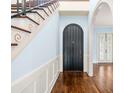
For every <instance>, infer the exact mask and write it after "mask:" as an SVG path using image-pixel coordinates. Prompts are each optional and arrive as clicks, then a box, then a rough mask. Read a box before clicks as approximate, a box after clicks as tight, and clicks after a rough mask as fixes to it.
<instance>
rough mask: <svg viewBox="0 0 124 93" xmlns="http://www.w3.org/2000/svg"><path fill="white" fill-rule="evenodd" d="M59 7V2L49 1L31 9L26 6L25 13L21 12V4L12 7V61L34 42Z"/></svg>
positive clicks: (55, 0) (56, 0)
mask: <svg viewBox="0 0 124 93" xmlns="http://www.w3.org/2000/svg"><path fill="white" fill-rule="evenodd" d="M58 7H59V3H58V0H52V1H51V0H49V1H48V2H45V3H43V4H40V5H37V6H33V7H31V8H29V6H27V5H26V9H25V11H21V8H22V7H21V4H18V5H16V4H13V5H12V6H11V50H12V59H13V58H15V57H16V56H17V55H18V54H19V52H20V51H21V50H22V49H23V48H24V47H25V46H26V44H28V43H29V41H31V40H32V38H33V36H35V34H36V33H37V32H38V31H39V28H41V27H43V25H44V23H45V22H46V21H47V19H48V18H49V16H51V15H52V14H53V13H54V12H55V10H56V9H57V8H58ZM17 8H18V9H17Z"/></svg>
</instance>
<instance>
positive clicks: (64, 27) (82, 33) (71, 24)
mask: <svg viewBox="0 0 124 93" xmlns="http://www.w3.org/2000/svg"><path fill="white" fill-rule="evenodd" d="M70 25H76V26H77V27H79V28H80V29H81V31H82V39H83V42H82V43H83V60H82V62H83V63H82V64H83V69H82V71H84V31H83V29H82V27H81V26H80V25H79V24H77V23H70V24H68V25H66V26H65V27H64V30H63V46H62V48H63V57H64V32H65V29H66V28H67V27H69V26H70ZM63 62H64V61H63ZM63 65H64V64H63ZM62 68H63V67H62ZM62 70H63V71H64V69H62Z"/></svg>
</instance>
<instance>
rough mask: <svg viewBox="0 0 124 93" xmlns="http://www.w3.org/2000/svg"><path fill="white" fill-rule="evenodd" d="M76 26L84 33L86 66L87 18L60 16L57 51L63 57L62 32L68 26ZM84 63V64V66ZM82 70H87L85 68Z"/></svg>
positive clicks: (85, 60) (85, 59)
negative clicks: (73, 24)
mask: <svg viewBox="0 0 124 93" xmlns="http://www.w3.org/2000/svg"><path fill="white" fill-rule="evenodd" d="M72 23H75V24H78V25H80V26H81V27H82V29H83V32H84V62H85V63H86V64H87V32H88V17H87V16H60V25H59V41H60V44H59V45H60V46H59V51H60V55H63V30H64V28H65V27H66V26H67V25H69V24H72ZM85 63H84V64H85ZM84 70H85V71H86V70H87V68H86V66H85V68H84Z"/></svg>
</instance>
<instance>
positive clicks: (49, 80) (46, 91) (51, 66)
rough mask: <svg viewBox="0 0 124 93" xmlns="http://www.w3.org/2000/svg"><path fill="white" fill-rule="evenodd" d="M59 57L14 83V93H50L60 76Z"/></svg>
mask: <svg viewBox="0 0 124 93" xmlns="http://www.w3.org/2000/svg"><path fill="white" fill-rule="evenodd" d="M59 73H60V72H59V60H58V57H55V58H54V59H52V60H50V61H49V62H47V63H46V64H44V65H42V66H40V67H39V68H37V69H35V70H34V71H32V72H31V73H29V74H27V75H25V76H24V77H22V78H20V79H18V80H15V81H13V82H12V93H50V92H51V90H52V88H53V86H54V84H55V82H56V80H57V78H58V76H59Z"/></svg>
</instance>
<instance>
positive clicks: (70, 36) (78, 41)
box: [63, 24, 83, 72]
mask: <svg viewBox="0 0 124 93" xmlns="http://www.w3.org/2000/svg"><path fill="white" fill-rule="evenodd" d="M63 71H82V72H83V30H82V28H81V26H79V25H77V24H69V25H67V26H66V27H65V29H64V32H63Z"/></svg>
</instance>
